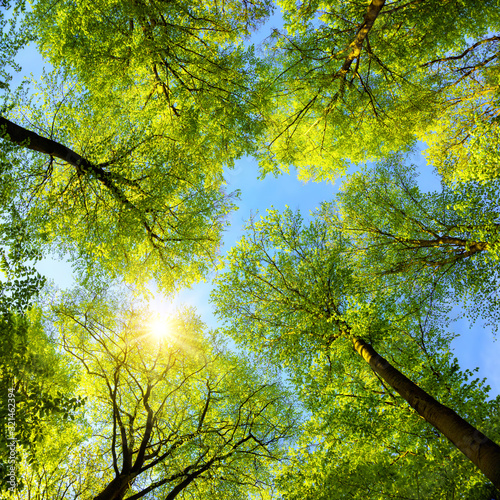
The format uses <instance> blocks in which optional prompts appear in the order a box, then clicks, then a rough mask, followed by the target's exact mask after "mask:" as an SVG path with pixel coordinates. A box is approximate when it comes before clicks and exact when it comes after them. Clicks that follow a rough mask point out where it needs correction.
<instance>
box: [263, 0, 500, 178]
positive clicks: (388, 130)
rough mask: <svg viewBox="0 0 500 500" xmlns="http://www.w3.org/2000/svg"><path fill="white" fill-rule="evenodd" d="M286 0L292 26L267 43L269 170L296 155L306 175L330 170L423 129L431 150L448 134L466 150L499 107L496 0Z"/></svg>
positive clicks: (400, 145)
mask: <svg viewBox="0 0 500 500" xmlns="http://www.w3.org/2000/svg"><path fill="white" fill-rule="evenodd" d="M279 5H280V6H281V8H282V10H283V17H284V29H283V30H276V31H275V32H274V33H273V35H272V38H271V41H270V43H269V50H270V55H269V60H270V62H269V63H270V65H273V66H274V71H273V72H272V76H271V77H270V78H271V79H272V81H273V82H274V83H273V84H274V96H275V97H274V100H272V101H270V102H271V105H270V106H269V107H268V108H266V111H264V114H265V117H266V124H267V127H266V135H265V140H264V141H262V142H261V164H262V167H263V170H264V172H275V173H276V172H280V171H288V168H289V167H290V166H292V165H293V166H295V167H296V168H297V169H298V172H299V177H300V178H302V179H304V180H307V179H316V180H324V179H326V180H331V179H335V178H337V177H338V176H339V175H342V174H343V173H345V171H346V169H347V167H348V166H349V165H350V163H351V162H352V163H354V164H359V163H363V162H366V161H371V160H374V159H380V158H383V157H384V156H385V155H387V154H388V153H391V152H394V151H398V150H400V149H407V148H408V147H411V146H412V145H413V144H414V143H415V141H416V140H417V139H420V140H422V139H424V140H426V141H434V142H436V141H437V142H438V143H439V146H436V148H434V149H433V150H432V156H434V154H436V155H437V154H438V150H440V151H441V150H442V151H443V152H444V151H445V150H446V149H447V144H448V143H449V142H452V143H455V144H456V147H457V149H459V148H460V144H461V139H463V138H466V137H467V136H468V134H470V132H471V131H472V130H473V129H474V128H475V122H476V118H479V117H481V116H482V117H483V118H484V117H487V116H488V115H489V116H490V118H494V116H496V115H497V111H498V105H497V104H495V103H497V101H498V42H499V40H500V38H499V36H498V34H497V31H498V28H499V21H500V19H499V16H498V8H497V5H496V3H495V2H482V3H481V4H477V3H474V2H452V3H450V2H446V1H433V0H429V1H427V0H419V1H415V2H403V1H400V0H394V1H386V0H372V1H370V2H365V1H358V0H349V1H337V0H327V1H321V2H292V1H287V0H283V1H280V2H279ZM471 40H472V41H471ZM468 108H471V112H469V111H467V109H468ZM473 110H475V111H473ZM481 110H482V111H481ZM485 110H486V111H485ZM474 115H475V117H474ZM457 121H458V122H459V123H460V125H459V130H461V131H459V132H458V134H455V133H454V132H453V130H455V132H457V128H455V127H454V124H453V123H454V122H457ZM489 121H490V122H491V120H489Z"/></svg>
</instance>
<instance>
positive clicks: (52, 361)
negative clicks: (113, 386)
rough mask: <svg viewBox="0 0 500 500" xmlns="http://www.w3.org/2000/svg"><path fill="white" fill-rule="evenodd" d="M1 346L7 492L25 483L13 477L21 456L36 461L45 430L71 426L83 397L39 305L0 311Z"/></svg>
mask: <svg viewBox="0 0 500 500" xmlns="http://www.w3.org/2000/svg"><path fill="white" fill-rule="evenodd" d="M0 348H1V349H0V375H1V376H0V391H1V394H2V398H1V401H0V421H1V422H2V427H1V436H2V439H1V442H0V470H1V473H2V476H1V481H0V491H1V492H2V495H4V494H7V491H8V490H15V489H20V490H22V489H23V488H24V487H25V486H26V484H25V482H23V481H18V482H17V483H16V481H15V480H14V479H13V478H16V477H17V471H16V469H17V467H18V463H17V462H18V460H17V459H18V457H19V455H21V453H22V452H23V451H24V453H25V455H26V457H27V458H28V459H29V460H33V457H34V456H36V454H37V451H36V450H37V448H38V447H39V446H40V444H41V442H42V441H44V440H45V439H46V436H45V434H46V433H47V429H48V428H51V427H52V428H55V427H59V428H60V427H61V426H63V425H68V423H69V422H70V421H71V420H72V419H73V418H74V417H75V414H76V413H77V411H78V409H79V408H80V407H81V406H82V405H83V404H84V403H85V401H84V399H82V398H80V397H78V396H77V395H76V394H75V383H74V380H73V379H74V377H75V370H74V367H73V366H72V365H71V363H68V358H67V357H64V356H61V355H60V353H58V352H57V351H56V349H55V348H54V345H53V343H52V342H51V339H50V338H49V337H48V336H47V335H46V334H45V332H44V331H43V326H42V320H41V311H40V310H39V309H36V308H34V309H31V310H30V311H28V312H25V313H24V314H20V313H15V312H12V311H10V312H3V313H2V314H1V315H0ZM44 449H45V447H44ZM13 471H14V472H13Z"/></svg>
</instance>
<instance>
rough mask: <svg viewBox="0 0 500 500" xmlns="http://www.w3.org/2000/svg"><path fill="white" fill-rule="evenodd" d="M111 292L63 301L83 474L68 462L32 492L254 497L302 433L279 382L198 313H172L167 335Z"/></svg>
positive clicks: (100, 497)
mask: <svg viewBox="0 0 500 500" xmlns="http://www.w3.org/2000/svg"><path fill="white" fill-rule="evenodd" d="M108 299H109V300H108V303H103V302H102V297H101V298H100V299H98V298H96V297H95V296H93V297H92V296H91V294H89V293H87V292H84V291H78V292H76V293H73V294H72V296H67V297H66V299H65V301H64V302H63V304H61V305H59V306H56V308H55V314H56V316H57V318H58V320H57V325H58V327H59V328H60V332H61V333H60V335H61V337H60V341H61V342H62V346H63V347H64V349H65V350H66V351H67V352H68V353H69V354H70V355H71V356H73V357H74V358H75V360H77V362H78V364H79V365H80V367H81V369H82V376H81V377H82V378H81V380H80V391H82V393H84V394H85V395H86V397H87V398H88V401H87V404H86V411H85V417H86V419H87V421H88V426H89V427H90V435H89V436H88V440H87V441H86V442H81V443H80V444H79V446H78V447H76V448H75V449H74V453H73V456H72V457H71V459H70V460H76V464H75V467H76V471H78V469H80V472H79V473H78V474H76V475H75V470H74V469H73V465H72V462H71V461H68V462H65V464H64V466H63V469H64V470H66V471H68V474H67V476H66V477H65V476H64V475H63V476H62V477H60V478H59V480H58V481H57V482H55V483H54V484H51V485H48V489H47V488H46V487H42V488H40V489H37V486H36V485H35V484H32V485H31V486H30V494H31V495H33V494H34V493H35V492H36V494H38V495H40V498H51V499H54V498H57V499H63V498H64V499H69V498H71V499H73V498H80V497H82V496H83V498H94V499H95V500H104V499H110V500H111V499H112V500H118V499H128V500H132V499H134V500H135V499H139V498H167V499H173V498H177V497H184V495H185V494H188V495H189V496H191V497H194V498H207V497H218V498H248V494H249V493H250V492H252V493H256V492H257V493H258V491H259V490H261V489H262V488H265V487H266V486H267V485H268V483H269V481H271V479H272V474H271V473H272V467H271V466H272V465H273V464H274V463H276V464H277V463H278V462H279V461H280V460H282V459H283V458H284V447H283V446H282V445H283V443H284V442H287V441H289V440H290V439H291V438H293V436H294V434H295V422H294V420H295V418H296V417H295V416H294V410H293V408H292V407H291V403H290V402H289V401H287V398H286V394H285V392H284V391H283V390H282V389H280V387H279V384H277V383H273V382H271V381H269V380H266V378H265V377H262V376H261V375H259V373H258V372H256V370H255V369H254V368H252V367H251V366H249V365H248V364H247V363H245V361H244V360H243V359H241V358H239V357H237V356H235V355H231V354H229V353H228V352H224V349H223V348H222V346H221V345H219V346H217V344H216V343H212V345H210V344H208V342H207V340H205V339H204V338H203V333H202V329H203V325H202V324H201V322H200V321H199V320H198V319H197V318H196V317H194V316H193V314H192V312H190V311H187V310H186V311H184V312H183V313H181V314H180V315H179V316H178V317H177V318H170V319H169V320H168V321H169V326H168V330H167V332H166V333H165V336H164V337H163V338H159V337H155V336H154V335H153V334H152V333H151V331H150V330H149V327H150V322H149V321H148V320H149V319H150V317H151V314H150V313H149V312H147V311H145V310H142V311H141V310H139V309H138V308H137V305H135V306H134V305H133V304H132V303H121V304H120V303H119V301H118V300H117V297H115V298H114V299H110V298H109V297H108ZM121 299H123V297H121ZM148 330H149V331H148ZM78 450H79V451H78ZM78 453H83V455H82V458H81V459H76V458H75V456H77V455H78ZM85 463H88V464H92V465H91V468H90V469H87V468H86V466H85ZM58 468H59V469H60V468H61V464H58ZM37 473H39V472H37V471H36V468H35V470H34V471H33V470H31V471H30V468H29V467H27V469H26V470H25V472H24V474H25V475H26V476H27V477H30V476H32V477H34V478H36V477H37V476H36V475H37ZM75 476H78V478H79V479H78V481H75V480H74V478H75ZM19 495H20V496H19V497H16V498H25V496H23V494H22V493H20V494H19Z"/></svg>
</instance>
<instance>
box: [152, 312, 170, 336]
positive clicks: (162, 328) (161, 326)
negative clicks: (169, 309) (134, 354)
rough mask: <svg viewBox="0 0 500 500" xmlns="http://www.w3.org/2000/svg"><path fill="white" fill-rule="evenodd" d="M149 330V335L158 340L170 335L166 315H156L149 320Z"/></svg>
mask: <svg viewBox="0 0 500 500" xmlns="http://www.w3.org/2000/svg"><path fill="white" fill-rule="evenodd" d="M149 331H150V332H151V335H152V336H153V337H155V338H156V339H158V340H161V339H164V338H166V337H168V336H169V335H170V333H171V332H170V321H169V320H168V318H167V317H166V316H163V315H159V314H158V315H157V316H156V317H153V318H152V319H151V320H150V321H149Z"/></svg>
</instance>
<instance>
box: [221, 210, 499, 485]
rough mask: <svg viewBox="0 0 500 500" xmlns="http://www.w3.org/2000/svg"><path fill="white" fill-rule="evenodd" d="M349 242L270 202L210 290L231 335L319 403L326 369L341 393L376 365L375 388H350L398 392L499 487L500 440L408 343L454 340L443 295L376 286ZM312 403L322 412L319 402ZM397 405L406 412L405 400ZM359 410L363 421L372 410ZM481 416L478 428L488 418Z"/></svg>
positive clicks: (386, 396) (387, 397) (387, 395)
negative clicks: (424, 300) (418, 301)
mask: <svg viewBox="0 0 500 500" xmlns="http://www.w3.org/2000/svg"><path fill="white" fill-rule="evenodd" d="M347 240H348V236H347V235H344V234H342V233H341V232H340V231H338V230H337V229H335V228H331V227H330V226H329V225H328V224H326V223H325V222H322V221H321V220H315V221H314V222H312V223H311V224H310V225H309V226H307V227H303V226H302V219H301V218H300V215H299V214H294V213H292V212H291V211H290V210H287V211H285V213H283V214H279V213H278V212H277V211H275V210H270V211H269V212H268V215H267V217H266V218H264V219H262V220H261V221H259V222H253V223H251V224H250V226H249V227H248V232H247V235H246V236H245V237H244V238H243V239H242V240H241V241H240V242H239V243H238V245H237V246H236V247H235V248H234V249H233V250H232V251H231V252H230V253H229V256H228V270H227V271H226V272H225V273H224V274H222V275H221V276H220V278H219V279H218V287H217V289H216V291H215V292H214V294H213V298H214V301H215V303H216V305H217V311H218V315H219V316H220V318H221V319H223V320H224V321H225V322H226V328H225V331H226V333H227V334H229V335H231V336H232V337H233V338H234V339H235V340H237V341H238V342H240V343H242V344H243V345H244V346H245V347H246V348H248V349H251V350H254V351H257V352H259V353H260V354H262V355H264V356H269V357H272V358H273V359H274V360H275V361H276V362H277V363H279V364H281V365H283V366H285V367H287V368H288V369H289V370H290V372H291V377H292V379H293V380H295V381H296V383H297V384H299V385H302V384H304V383H305V385H306V388H305V389H304V390H305V391H308V390H310V391H312V396H311V398H310V399H311V400H315V401H319V402H320V401H321V400H322V399H323V398H324V392H323V391H322V387H321V382H320V380H321V375H322V374H327V375H326V376H327V377H331V379H332V383H331V384H332V385H331V388H332V394H331V397H332V398H335V389H334V388H336V387H337V388H338V387H339V386H345V374H346V373H349V372H350V371H351V369H350V367H351V365H353V364H354V366H357V365H358V364H359V362H360V360H363V361H364V363H366V366H367V367H369V369H370V370H369V371H371V372H372V381H371V383H369V389H368V394H366V395H364V394H363V392H362V391H361V392H358V390H361V389H364V385H365V384H364V383H363V382H362V381H360V380H359V377H358V379H356V378H355V382H354V384H356V385H354V384H353V385H354V387H353V388H351V389H350V390H347V393H349V392H351V391H353V392H352V395H353V397H361V398H362V397H368V398H370V397H371V401H372V402H373V405H374V406H373V407H372V411H375V412H376V411H377V409H378V408H380V407H379V406H378V405H379V404H380V403H381V402H382V405H383V402H384V401H392V398H393V397H396V401H398V406H399V404H400V400H398V399H397V398H398V396H397V395H399V396H400V397H401V398H403V400H404V401H405V402H406V403H407V404H409V405H410V406H411V407H412V408H413V409H414V410H415V412H416V413H417V414H418V415H419V416H420V417H422V418H423V419H424V420H425V421H426V422H427V423H428V424H430V425H431V426H432V427H433V428H434V429H436V430H437V431H439V433H442V434H443V435H444V436H445V437H446V438H447V439H448V440H449V441H450V442H451V443H452V444H453V445H454V446H455V447H456V448H458V449H459V450H460V451H461V452H462V453H463V454H464V455H465V456H466V457H467V458H469V459H470V460H471V461H472V462H473V463H474V464H475V465H476V466H477V467H478V468H479V469H480V470H481V471H482V472H483V473H484V474H485V475H486V477H488V479H489V480H490V481H492V482H493V484H494V485H495V486H496V487H498V484H499V482H498V481H499V473H500V470H499V469H498V464H499V463H500V461H499V458H498V457H499V456H500V447H499V446H498V445H497V444H495V443H494V442H493V441H491V440H490V439H489V438H488V437H486V436H485V435H484V434H483V433H482V432H481V431H480V430H478V428H476V427H475V426H474V423H475V422H474V417H473V415H470V418H471V419H472V424H471V423H469V422H467V421H466V420H464V419H463V418H462V417H460V416H459V415H458V414H457V413H456V412H455V411H454V410H453V409H451V408H450V407H449V406H447V405H446V404H443V403H441V402H438V400H436V399H435V398H434V397H433V396H432V395H431V393H433V392H434V393H436V392H440V391H442V387H441V389H438V386H437V384H436V382H437V381H436V379H434V384H429V381H428V380H427V381H426V380H425V371H427V372H428V373H429V370H430V373H431V374H432V363H433V361H432V359H433V358H432V356H430V357H429V358H428V360H423V361H422V358H421V357H420V355H421V354H422V352H420V354H419V353H418V351H417V352H415V350H414V349H415V343H413V345H412V342H409V341H408V339H409V338H410V339H411V338H412V337H418V336H422V342H423V343H424V345H425V344H426V343H429V345H430V346H431V349H436V347H435V346H439V344H441V347H442V348H443V347H444V348H445V349H447V348H448V344H447V342H446V339H445V338H444V337H440V333H439V330H437V329H436V328H435V327H434V325H433V317H434V318H436V316H435V315H438V316H437V317H438V318H439V320H440V321H441V322H443V321H444V318H443V317H442V314H441V315H439V314H438V313H439V312H440V310H441V309H442V307H443V305H442V303H441V304H440V301H439V300H436V303H435V304H432V307H434V308H436V312H433V311H432V310H430V311H429V309H427V311H425V310H424V309H423V308H422V307H421V306H419V307H417V308H415V309H414V311H413V314H412V315H409V314H408V313H407V308H406V304H403V306H401V304H400V301H399V300H398V298H397V296H396V295H395V293H394V291H393V290H390V289H389V290H387V289H385V288H384V287H378V288H377V287H376V286H373V285H374V283H375V282H376V280H377V277H376V276H372V277H370V276H369V275H367V274H365V275H363V274H361V273H358V272H357V269H356V267H355V261H354V260H353V259H352V255H351V252H350V248H349V246H350V245H349V242H348V241H347ZM441 312H442V313H444V312H445V311H441ZM427 316H428V317H429V318H430V319H426V318H427ZM426 325H427V326H426ZM432 346H434V347H432ZM417 347H418V345H417ZM419 349H420V350H421V349H423V348H422V347H420V348H419ZM431 352H432V351H431ZM380 353H384V355H382V354H380ZM355 354H356V355H357V356H358V357H354V355H355ZM427 363H429V364H431V367H428V366H426V365H427ZM417 367H418V368H417ZM355 370H356V368H355ZM422 371H423V373H422ZM404 372H406V373H408V376H409V377H411V378H414V379H416V381H417V383H415V382H414V381H412V380H410V378H408V376H406V375H405V374H404ZM436 373H439V368H438V369H437V371H436ZM410 374H411V375H410ZM434 376H435V377H436V376H437V377H438V378H439V376H438V375H434ZM444 380H446V378H444ZM373 383H375V384H373ZM379 384H380V385H379ZM427 384H429V385H427ZM374 385H375V386H377V385H378V387H379V389H378V390H379V392H380V391H382V393H381V394H380V395H378V396H377V395H375V396H373V393H371V391H370V389H371V388H374ZM420 385H422V387H420ZM426 385H427V387H426ZM370 386H371V387H370ZM426 389H427V390H426ZM341 392H342V393H345V390H341ZM379 397H380V399H381V401H380V400H378V398H379ZM441 397H442V393H441ZM443 399H446V398H443ZM454 402H456V401H454ZM318 405H319V406H320V407H321V405H320V404H319V403H318ZM382 407H383V406H382ZM311 408H314V412H315V413H316V412H317V411H319V409H318V407H317V406H313V405H311ZM467 408H468V409H467V410H466V411H469V407H467ZM399 410H400V411H402V413H403V414H404V413H405V410H404V408H399ZM483 411H484V410H483ZM354 413H356V412H354ZM483 415H484V414H483ZM332 416H333V418H335V414H334V413H332ZM351 418H353V415H352V414H351ZM358 418H359V419H360V420H361V421H364V419H366V418H367V415H366V414H360V415H359V417H358ZM327 421H328V420H327ZM346 421H347V422H349V420H345V421H344V426H345V422H346ZM477 424H478V425H479V428H481V421H479V422H477ZM361 425H369V424H368V423H366V424H361ZM395 425H397V424H395ZM325 427H326V429H328V426H327V425H326V424H325ZM343 428H344V429H345V427H343ZM404 430H405V426H404V425H403V426H402V428H401V432H404ZM483 430H485V431H486V429H484V428H483ZM332 432H333V429H332ZM347 439H349V438H347Z"/></svg>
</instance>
